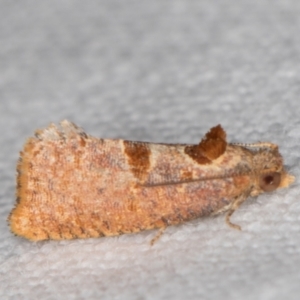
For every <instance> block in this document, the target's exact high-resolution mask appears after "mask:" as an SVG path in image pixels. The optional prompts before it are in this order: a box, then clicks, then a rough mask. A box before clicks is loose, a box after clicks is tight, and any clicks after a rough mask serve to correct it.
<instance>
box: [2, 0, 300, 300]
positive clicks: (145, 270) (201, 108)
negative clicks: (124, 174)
mask: <svg viewBox="0 0 300 300" xmlns="http://www.w3.org/2000/svg"><path fill="white" fill-rule="evenodd" d="M299 16H300V1H298V0H277V1H276V0H275V1H273V0H269V1H268V0H261V1H253V0H229V1H221V0H216V1H211V0H197V1H188V0H173V1H167V0H152V1H140V0H128V1H121V0H120V1H116V0H107V1H80V0H75V1H69V0H65V1H59V0H52V1H26V0H24V1H8V0H7V1H1V2H0V149H1V150H0V183H1V189H0V205H1V206H0V217H1V218H0V233H1V234H0V276H1V277H0V298H1V299H33V300H34V299H234V300H235V299H236V300H240V299H246V300H248V299H255V300H257V299H263V300H269V299H276V300H277V299H278V300H282V299H284V300H289V299H299V297H300V296H299V295H300V199H299V198H300V197H299V193H300V187H299V180H298V181H296V183H295V184H294V185H293V186H292V187H291V188H290V189H286V190H280V191H278V192H276V193H272V194H268V195H262V196H260V197H259V198H258V199H257V200H253V199H252V200H251V199H250V200H249V201H248V202H247V203H245V204H244V205H243V206H242V208H241V209H240V210H239V211H238V212H236V213H235V214H234V216H233V218H232V220H233V221H234V222H236V223H238V224H240V225H242V227H243V231H242V232H238V231H235V230H232V229H230V228H228V227H227V226H226V224H225V222H224V217H223V216H220V217H216V218H214V219H204V220H197V221H194V222H190V223H186V224H184V225H181V226H177V227H170V228H168V229H167V230H166V232H165V234H164V235H163V236H162V238H161V239H160V240H159V241H158V242H157V243H156V244H155V245H154V246H153V247H150V246H149V241H150V240H151V239H152V237H153V236H154V235H155V232H153V231H152V232H144V233H141V234H136V235H124V236H121V237H115V238H102V239H90V240H74V241H63V242H53V241H51V242H41V243H31V242H28V241H26V240H24V239H21V238H17V237H14V236H13V235H12V234H11V233H10V232H9V229H8V227H7V224H6V217H7V215H8V213H9V211H10V210H11V208H12V207H13V205H14V202H15V199H14V198H15V196H14V193H15V175H16V172H15V165H16V162H17V159H18V152H19V151H20V150H21V149H22V145H23V143H24V141H25V139H26V138H27V137H28V136H30V135H32V134H33V131H34V130H35V129H37V128H42V127H45V126H47V125H48V124H49V123H50V122H58V121H60V120H62V119H69V120H71V121H73V122H75V123H77V124H78V125H80V126H82V127H84V128H85V129H86V131H87V132H88V133H90V134H93V135H95V136H99V137H113V138H116V137H121V138H126V139H133V140H147V141H153V142H154V141H156V142H176V143H177V142H189V143H196V142H198V141H199V140H200V138H201V136H202V135H203V134H204V133H205V132H206V131H207V130H208V129H209V128H210V127H211V126H213V125H216V124H218V123H221V124H222V125H223V126H224V128H225V129H226V130H227V133H228V136H229V140H231V141H235V142H237V141H240V142H254V141H272V142H274V143H277V144H279V145H280V149H281V153H282V154H283V156H284V157H285V163H286V165H287V168H288V169H289V171H290V172H292V173H293V174H294V175H296V176H297V177H298V178H300V168H299V163H300V153H299V141H300V104H299V103H300V102H299V101H300V99H299V98H300V97H299V96H300V95H299V92H300V34H299V32H300V17H299Z"/></svg>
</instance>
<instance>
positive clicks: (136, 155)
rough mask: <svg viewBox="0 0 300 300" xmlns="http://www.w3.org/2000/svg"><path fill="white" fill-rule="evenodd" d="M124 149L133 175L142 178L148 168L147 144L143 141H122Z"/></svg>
mask: <svg viewBox="0 0 300 300" xmlns="http://www.w3.org/2000/svg"><path fill="white" fill-rule="evenodd" d="M124 149H125V153H126V155H127V157H128V163H129V165H130V167H131V170H132V172H133V174H134V176H135V177H137V178H138V179H143V178H144V176H145V175H147V174H148V170H149V168H150V155H151V151H150V149H149V146H148V145H147V144H145V143H140V142H137V143H135V142H131V141H124Z"/></svg>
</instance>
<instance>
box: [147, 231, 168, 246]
mask: <svg viewBox="0 0 300 300" xmlns="http://www.w3.org/2000/svg"><path fill="white" fill-rule="evenodd" d="M165 229H166V227H161V228H160V229H159V230H158V232H157V234H156V235H155V237H154V238H153V239H152V240H151V242H150V245H151V246H153V245H154V244H155V243H156V242H157V241H158V240H159V238H160V237H161V236H162V235H163V233H164V231H165Z"/></svg>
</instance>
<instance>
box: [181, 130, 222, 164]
mask: <svg viewBox="0 0 300 300" xmlns="http://www.w3.org/2000/svg"><path fill="white" fill-rule="evenodd" d="M226 146H227V142H226V133H225V131H224V130H223V128H222V127H221V125H217V126H215V127H213V128H211V130H210V131H209V132H208V133H207V134H206V135H205V137H204V138H203V139H202V140H201V142H200V143H199V145H190V146H186V147H185V149H184V152H185V153H186V154H187V155H189V156H190V157H191V158H192V159H193V160H195V161H196V162H197V163H198V164H201V165H202V164H210V163H211V162H212V161H213V160H215V159H217V158H218V157H220V156H221V155H222V154H223V153H224V152H225V151H226Z"/></svg>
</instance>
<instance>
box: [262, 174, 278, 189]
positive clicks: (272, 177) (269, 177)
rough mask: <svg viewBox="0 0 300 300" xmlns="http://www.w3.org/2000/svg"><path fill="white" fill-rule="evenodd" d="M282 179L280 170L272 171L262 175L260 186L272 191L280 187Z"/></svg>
mask: <svg viewBox="0 0 300 300" xmlns="http://www.w3.org/2000/svg"><path fill="white" fill-rule="evenodd" d="M280 181H281V174H280V173H278V172H271V173H267V174H263V175H261V177H260V180H259V186H260V188H261V189H262V190H264V191H265V192H272V191H274V190H276V189H277V188H278V186H279V184H280Z"/></svg>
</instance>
